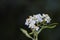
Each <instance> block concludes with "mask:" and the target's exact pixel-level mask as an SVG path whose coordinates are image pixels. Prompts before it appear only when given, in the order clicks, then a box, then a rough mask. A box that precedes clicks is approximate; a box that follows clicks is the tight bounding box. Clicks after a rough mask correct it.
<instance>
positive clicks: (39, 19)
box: [33, 14, 43, 22]
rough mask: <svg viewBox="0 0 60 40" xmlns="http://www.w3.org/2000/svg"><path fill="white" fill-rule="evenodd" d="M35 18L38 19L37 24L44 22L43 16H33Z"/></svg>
mask: <svg viewBox="0 0 60 40" xmlns="http://www.w3.org/2000/svg"><path fill="white" fill-rule="evenodd" d="M33 17H34V18H35V19H36V21H37V22H42V21H43V20H42V16H41V14H37V15H33Z"/></svg>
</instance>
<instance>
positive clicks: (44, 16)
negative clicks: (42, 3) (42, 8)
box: [43, 14, 51, 23]
mask: <svg viewBox="0 0 60 40" xmlns="http://www.w3.org/2000/svg"><path fill="white" fill-rule="evenodd" d="M43 18H44V20H45V21H46V22H47V23H50V21H51V18H50V17H49V15H48V14H43Z"/></svg>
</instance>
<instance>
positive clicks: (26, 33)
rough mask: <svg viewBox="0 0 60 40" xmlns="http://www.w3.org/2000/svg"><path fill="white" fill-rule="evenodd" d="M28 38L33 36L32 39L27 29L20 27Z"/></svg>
mask: <svg viewBox="0 0 60 40" xmlns="http://www.w3.org/2000/svg"><path fill="white" fill-rule="evenodd" d="M20 30H21V31H22V32H23V33H24V34H25V35H26V36H27V37H28V38H31V39H32V37H31V36H30V35H29V34H28V32H27V31H26V30H25V29H22V28H21V29H20Z"/></svg>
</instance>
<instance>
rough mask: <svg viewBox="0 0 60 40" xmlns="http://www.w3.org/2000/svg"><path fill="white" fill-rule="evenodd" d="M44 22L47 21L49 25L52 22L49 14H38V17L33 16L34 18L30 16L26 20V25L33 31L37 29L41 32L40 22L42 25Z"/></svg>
mask: <svg viewBox="0 0 60 40" xmlns="http://www.w3.org/2000/svg"><path fill="white" fill-rule="evenodd" d="M43 21H46V22H47V23H49V22H50V21H51V18H50V17H49V15H48V14H42V15H41V14H37V15H33V16H29V18H27V19H26V22H25V25H27V26H29V28H31V29H35V30H36V31H38V30H39V27H38V25H35V24H37V23H38V22H39V23H41V22H43Z"/></svg>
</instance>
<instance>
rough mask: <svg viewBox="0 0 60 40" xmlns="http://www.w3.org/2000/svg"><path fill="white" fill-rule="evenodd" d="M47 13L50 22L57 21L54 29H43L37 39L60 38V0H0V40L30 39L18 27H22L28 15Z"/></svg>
mask: <svg viewBox="0 0 60 40" xmlns="http://www.w3.org/2000/svg"><path fill="white" fill-rule="evenodd" d="M37 13H41V14H42V13H47V14H49V15H50V16H51V18H52V22H57V23H59V24H58V25H57V27H56V28H54V29H44V30H43V31H42V32H41V33H40V34H39V40H60V0H0V28H1V29H0V36H1V37H0V40H31V39H29V38H27V37H26V36H25V35H24V34H23V33H22V32H21V31H20V29H19V28H24V29H26V30H28V31H30V29H28V27H27V26H25V25H24V23H25V19H26V18H27V17H28V16H29V15H33V14H37Z"/></svg>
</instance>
